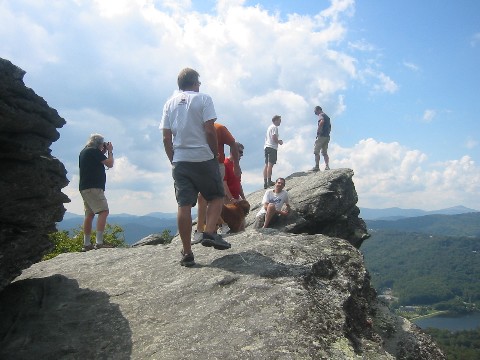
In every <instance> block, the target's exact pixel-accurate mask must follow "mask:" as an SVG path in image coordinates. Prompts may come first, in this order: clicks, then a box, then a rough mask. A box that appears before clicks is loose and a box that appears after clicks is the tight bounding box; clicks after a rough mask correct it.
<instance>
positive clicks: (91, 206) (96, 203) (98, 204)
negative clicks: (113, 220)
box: [80, 189, 108, 214]
mask: <svg viewBox="0 0 480 360" xmlns="http://www.w3.org/2000/svg"><path fill="white" fill-rule="evenodd" d="M80 194H81V195H82V198H83V205H84V207H85V214H98V213H100V212H102V211H106V210H108V203H107V198H106V197H105V193H104V191H103V189H86V190H82V191H80Z"/></svg>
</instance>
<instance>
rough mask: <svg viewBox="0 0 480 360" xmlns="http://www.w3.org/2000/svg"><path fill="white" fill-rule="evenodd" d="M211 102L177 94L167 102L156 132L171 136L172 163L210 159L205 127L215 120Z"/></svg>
mask: <svg viewBox="0 0 480 360" xmlns="http://www.w3.org/2000/svg"><path fill="white" fill-rule="evenodd" d="M216 118H217V115H216V113H215V108H214V106H213V101H212V98H211V97H210V96H209V95H207V94H203V93H198V92H195V91H180V92H178V93H176V94H175V95H173V96H172V97H171V98H170V99H168V100H167V102H166V103H165V105H164V107H163V116H162V120H161V121H160V126H159V128H160V129H161V130H163V129H170V130H171V131H172V134H173V162H178V161H191V162H201V161H207V160H211V159H213V153H212V150H211V149H210V146H208V143H207V137H206V135H205V128H204V123H205V122H206V121H208V120H213V119H216Z"/></svg>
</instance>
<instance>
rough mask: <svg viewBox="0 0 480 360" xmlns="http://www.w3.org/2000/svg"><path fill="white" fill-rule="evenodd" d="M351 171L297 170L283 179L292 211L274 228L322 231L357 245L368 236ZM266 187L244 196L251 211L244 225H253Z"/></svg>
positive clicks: (296, 230) (303, 231)
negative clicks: (360, 216) (361, 216)
mask: <svg viewBox="0 0 480 360" xmlns="http://www.w3.org/2000/svg"><path fill="white" fill-rule="evenodd" d="M352 177H353V170H351V169H335V170H328V171H319V172H298V173H295V174H292V175H290V176H288V177H287V178H286V179H285V180H286V182H285V190H287V191H288V195H289V199H290V205H291V207H292V212H291V214H289V216H288V217H287V218H285V219H284V220H283V221H281V222H279V223H277V224H276V225H275V226H274V228H276V229H279V230H281V231H285V232H288V233H294V234H301V233H306V234H323V235H328V236H334V237H339V238H342V239H345V240H347V241H348V242H350V243H351V244H352V245H354V246H355V247H356V248H360V246H361V244H362V242H363V241H364V240H365V239H367V238H368V237H369V236H370V235H369V234H368V232H367V226H366V224H365V221H363V220H362V219H361V218H359V217H358V215H359V214H360V210H359V208H358V207H357V202H358V196H357V192H356V190H355V185H354V183H353V180H352ZM264 193H265V190H258V191H256V192H254V193H252V194H250V195H248V196H247V200H248V202H249V203H250V206H251V209H250V213H249V215H248V216H247V218H246V223H247V226H253V223H254V221H255V216H256V215H257V214H258V211H259V210H260V207H261V206H262V198H263V195H264Z"/></svg>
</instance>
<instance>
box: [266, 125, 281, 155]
mask: <svg viewBox="0 0 480 360" xmlns="http://www.w3.org/2000/svg"><path fill="white" fill-rule="evenodd" d="M273 135H277V140H278V126H275V124H272V125H270V126H269V127H268V129H267V134H266V135H265V145H264V146H263V148H264V149H265V148H266V147H269V148H273V149H278V143H277V142H275V140H273Z"/></svg>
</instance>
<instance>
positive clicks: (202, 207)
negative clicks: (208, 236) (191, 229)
mask: <svg viewBox="0 0 480 360" xmlns="http://www.w3.org/2000/svg"><path fill="white" fill-rule="evenodd" d="M206 219H207V200H205V198H204V197H203V196H202V194H198V198H197V232H198V233H201V232H204V231H205V222H206Z"/></svg>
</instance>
